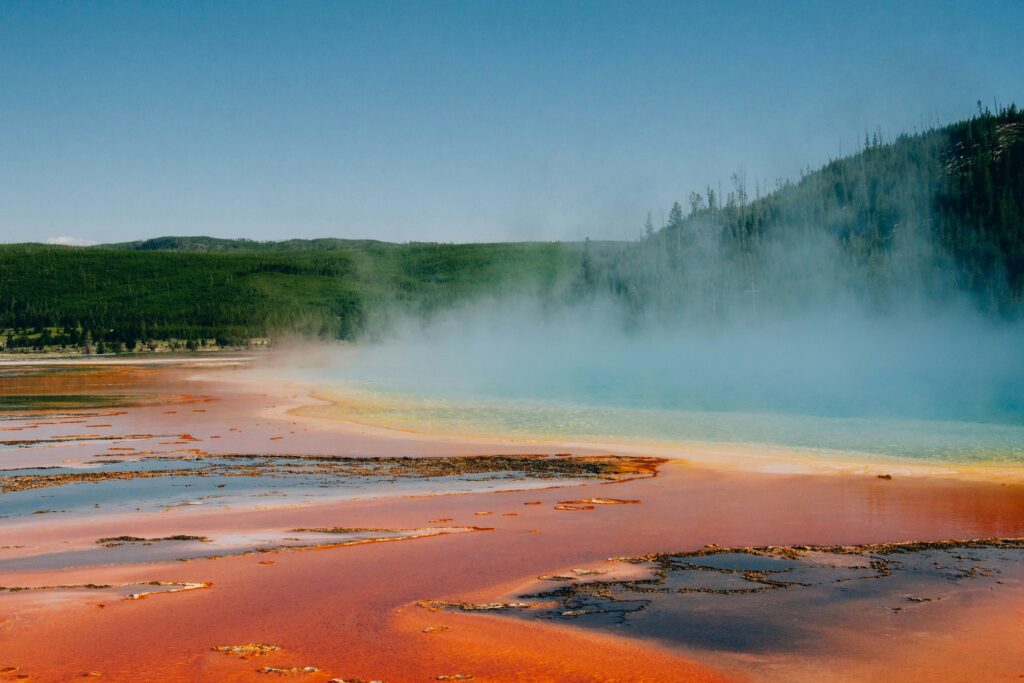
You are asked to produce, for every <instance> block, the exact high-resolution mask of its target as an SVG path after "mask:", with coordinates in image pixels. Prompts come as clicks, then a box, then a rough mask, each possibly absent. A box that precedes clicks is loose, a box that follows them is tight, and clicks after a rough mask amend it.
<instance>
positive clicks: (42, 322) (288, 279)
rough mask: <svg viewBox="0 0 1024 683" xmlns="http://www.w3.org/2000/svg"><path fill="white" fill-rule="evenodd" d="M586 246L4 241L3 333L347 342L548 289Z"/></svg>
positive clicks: (73, 341)
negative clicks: (392, 320)
mask: <svg viewBox="0 0 1024 683" xmlns="http://www.w3.org/2000/svg"><path fill="white" fill-rule="evenodd" d="M312 245H315V246H312ZM166 248H169V249H171V250H166ZM579 252H580V247H579V246H578V245H572V244H541V243H520V244H461V245H446V244H408V245H395V244H385V243H380V242H348V241H341V240H316V241H314V242H312V243H306V242H302V241H293V242H286V243H265V244H261V243H254V242H248V241H230V240H210V239H209V238H162V239H160V240H153V241H151V242H142V243H132V244H127V245H111V246H105V247H89V248H75V247H57V246H43V245H35V244H18V245H2V246H0V337H3V338H5V342H6V345H7V346H8V347H9V348H25V347H34V348H39V349H42V348H49V347H55V346H64V345H66V346H88V347H89V348H90V349H92V350H96V351H100V352H102V351H105V350H120V349H135V348H139V346H138V345H139V344H140V343H142V344H144V343H145V342H148V341H151V340H179V343H180V345H181V346H183V347H186V348H195V347H198V346H203V345H208V344H210V343H211V342H212V343H216V344H217V345H220V346H233V345H240V344H244V343H246V342H247V341H248V340H249V339H252V338H263V337H277V336H282V335H301V336H307V337H320V338H333V339H352V338H355V337H356V336H357V335H358V334H365V333H372V332H373V331H374V330H375V329H378V328H379V326H380V325H383V324H385V323H386V319H387V317H388V316H390V315H392V314H396V313H413V314H417V315H423V314H431V313H432V312H434V311H437V310H441V309H445V308H448V307H450V306H452V305H455V304H458V303H463V302H467V301H470V300H472V299H473V298H475V297H482V296H498V295H504V294H509V293H521V294H531V295H534V294H536V295H542V296H546V295H553V294H554V292H556V291H557V290H559V288H560V287H562V283H563V279H564V278H565V277H566V275H567V274H571V273H572V272H573V271H574V270H576V269H578V267H579V262H580V256H579ZM4 328H6V332H2V331H3V329H4Z"/></svg>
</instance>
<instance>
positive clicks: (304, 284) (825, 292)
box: [0, 105, 1024, 352]
mask: <svg viewBox="0 0 1024 683" xmlns="http://www.w3.org/2000/svg"><path fill="white" fill-rule="evenodd" d="M751 194H753V196H751ZM688 205H689V209H688V211H684V210H683V208H682V206H681V205H680V204H679V203H676V204H675V205H674V206H673V207H672V210H671V211H670V212H669V216H668V221H667V223H666V224H665V225H664V226H661V227H660V229H655V226H654V225H653V224H652V222H651V220H650V218H648V221H647V224H646V226H645V229H644V231H643V234H642V235H641V237H640V239H639V240H638V241H637V242H635V243H614V242H590V241H588V242H586V243H562V244H559V243H502V244H423V243H412V244H405V245H398V244H389V243H384V242H377V241H372V240H334V239H322V240H290V241H285V242H254V241H251V240H224V239H214V238H209V237H163V238H159V239H154V240H146V241H142V242H129V243H124V244H115V245H106V246H101V247H89V248H75V247H58V246H43V245H36V244H20V245H0V342H2V343H3V345H4V346H5V347H6V348H8V349H24V348H36V349H53V348H58V347H61V346H65V347H75V348H86V349H88V350H91V351H98V352H104V351H118V350H126V349H127V350H134V349H143V348H150V349H153V348H157V347H159V346H161V345H164V346H168V345H169V346H170V347H171V348H175V347H180V348H187V349H195V348H199V347H203V346H210V345H218V346H234V345H240V344H244V343H247V342H249V341H250V340H252V339H254V338H261V339H266V338H277V337H281V336H285V335H299V336H303V337H314V338H325V339H355V338H357V337H360V336H364V335H373V334H374V333H375V332H376V331H378V330H381V329H383V327H384V326H385V325H386V324H387V322H388V321H389V319H390V318H391V317H392V316H394V315H396V314H414V315H428V316H429V315H432V314H434V313H436V312H438V311H442V310H446V309H449V308H450V307H452V306H456V305H459V304H464V303H467V302H470V301H473V300H474V299H478V298H482V297H508V296H524V295H528V296H535V297H540V298H541V299H542V300H545V301H560V302H564V301H581V300H586V299H588V298H590V297H592V296H598V295H609V294H610V295H611V297H612V298H613V299H616V300H618V301H621V302H624V304H625V308H626V310H627V311H629V312H630V313H631V314H632V316H633V317H634V319H639V318H642V317H650V316H656V317H660V318H670V317H678V316H686V317H689V318H691V319H692V318H697V319H701V320H714V319H724V318H729V317H734V316H741V315H749V314H751V313H753V314H761V313H763V312H764V311H768V310H771V311H773V312H777V311H786V310H790V311H801V310H806V309H807V308H808V307H810V306H813V305H815V304H824V305H831V304H832V303H834V302H836V301H841V300H852V301H856V302H858V303H860V304H862V305H864V306H867V307H869V308H871V309H874V310H893V309H898V308H899V307H901V306H904V307H906V306H920V304H921V303H922V302H942V303H946V302H948V301H949V300H951V299H954V298H960V299H965V300H969V301H970V302H972V304H973V305H975V306H976V307H977V308H979V309H980V310H982V311H984V312H986V313H988V314H990V315H993V316H1002V317H1013V316H1016V315H1018V314H1019V311H1020V309H1021V304H1022V302H1024V113H1022V112H1020V111H1018V110H1017V109H1016V108H1015V107H1013V106H1011V107H1009V108H1006V109H1003V110H1000V111H999V112H997V113H992V112H989V111H988V110H984V109H982V108H981V107H980V105H979V112H978V115H977V116H975V117H973V118H972V119H970V120H967V121H962V122H959V123H955V124H952V125H950V126H946V127H943V128H939V129H934V130H930V131H926V132H923V133H918V134H914V135H901V136H899V137H898V138H896V139H895V140H894V141H893V142H891V143H883V142H882V141H881V140H880V139H879V137H878V136H877V135H875V136H872V137H869V136H866V137H865V141H864V148H863V150H862V151H860V152H859V153H857V154H854V155H852V156H849V157H846V158H843V159H838V160H834V161H831V162H829V163H828V164H826V165H825V166H824V167H822V168H821V169H819V170H816V171H813V172H811V171H808V172H807V173H805V174H803V175H802V177H801V178H800V180H799V181H797V182H793V183H791V182H781V181H780V182H778V183H777V184H776V186H775V187H774V188H773V189H772V190H771V191H770V192H769V191H766V190H765V188H762V187H755V188H754V191H753V193H751V191H750V189H749V188H748V187H747V183H746V179H745V178H744V177H743V175H742V174H736V175H735V176H734V178H733V187H732V188H731V190H729V191H728V192H727V193H726V194H725V196H722V192H721V191H718V190H715V189H713V188H710V187H709V188H707V189H706V190H705V192H703V193H692V194H691V195H690V198H689V201H688Z"/></svg>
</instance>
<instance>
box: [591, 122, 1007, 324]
mask: <svg viewBox="0 0 1024 683" xmlns="http://www.w3.org/2000/svg"><path fill="white" fill-rule="evenodd" d="M752 194H753V195H754V196H751V195H752ZM720 195H721V193H720V192H718V191H716V190H715V189H713V188H710V187H709V188H707V189H706V190H705V191H704V192H703V193H692V194H691V195H690V198H689V201H688V205H689V207H688V211H684V210H683V208H682V206H681V205H680V204H679V203H676V204H675V205H674V206H673V207H672V211H671V212H670V214H669V220H668V221H667V223H666V225H664V226H661V227H660V229H654V226H652V225H650V223H649V222H648V228H647V231H646V236H645V237H644V238H642V239H641V240H640V241H639V242H638V243H637V244H635V245H633V246H632V247H630V248H629V249H627V250H624V251H623V252H622V253H621V254H620V255H619V257H618V258H616V259H615V262H614V263H613V264H611V265H610V266H609V267H607V268H603V269H596V270H595V272H593V273H591V274H590V275H589V279H591V280H593V281H595V282H598V283H599V285H598V287H600V288H607V289H608V290H609V291H611V292H612V293H613V294H614V295H615V296H617V297H620V298H622V299H624V300H625V301H627V303H628V306H629V309H630V311H631V312H632V313H633V314H634V315H636V316H651V315H653V316H657V317H659V318H666V317H667V318H673V317H679V318H696V319H704V320H707V319H723V318H735V317H744V316H751V315H758V316H763V315H765V314H767V313H772V314H775V313H779V312H785V311H790V312H794V311H806V310H807V309H809V308H813V307H814V306H816V305H824V306H830V305H835V304H836V303H837V302H840V301H847V302H850V301H852V302H856V303H857V304H858V305H860V306H861V307H863V308H865V309H868V310H870V311H875V312H878V311H882V312H884V311H890V312H892V311H896V310H898V309H900V308H904V309H906V308H910V307H917V308H918V309H919V310H920V307H921V306H922V304H924V305H926V306H927V305H947V304H948V303H949V302H950V301H952V300H961V301H964V302H968V303H969V305H972V306H975V307H976V308H978V309H980V310H982V311H984V312H985V313H986V314H988V315H994V316H1002V317H1006V316H1010V317H1012V316H1016V315H1018V314H1019V311H1020V307H1021V303H1022V301H1024V113H1022V112H1021V111H1018V110H1017V109H1016V107H1014V106H1011V107H1008V108H1006V109H1003V110H1001V111H999V112H997V113H991V112H989V111H987V110H982V109H981V108H980V105H979V113H978V115H977V116H975V117H973V118H972V119H970V120H966V121H961V122H958V123H954V124H952V125H949V126H945V127H943V128H938V129H934V130H929V131H926V132H924V133H919V134H915V135H900V136H899V137H897V138H896V139H895V140H894V141H892V142H891V143H883V142H882V141H881V140H880V139H879V138H878V136H877V135H876V136H873V137H870V138H869V137H867V136H866V137H865V141H864V147H863V149H862V150H861V151H860V152H859V153H857V154H854V155H852V156H849V157H845V158H842V159H837V160H833V161H830V162H829V163H827V164H826V165H825V166H823V167H822V168H820V169H818V170H816V171H813V172H807V173H805V174H803V175H802V177H801V178H800V180H799V181H797V182H779V183H777V185H776V187H775V188H774V189H773V190H772V191H771V192H765V191H764V188H755V189H753V190H752V189H751V188H749V187H748V186H747V184H746V180H745V178H744V177H743V176H742V175H741V174H737V175H736V176H734V178H733V187H732V188H731V189H730V190H729V191H728V192H727V193H726V194H725V196H720Z"/></svg>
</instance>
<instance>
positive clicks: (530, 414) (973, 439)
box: [330, 382, 1024, 465]
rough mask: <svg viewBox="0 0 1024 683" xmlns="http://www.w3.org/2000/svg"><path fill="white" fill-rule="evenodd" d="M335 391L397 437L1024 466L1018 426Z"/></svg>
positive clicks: (361, 388) (376, 387)
mask: <svg viewBox="0 0 1024 683" xmlns="http://www.w3.org/2000/svg"><path fill="white" fill-rule="evenodd" d="M330 389H331V390H330V393H331V394H332V395H334V396H336V397H338V398H343V399H345V401H346V404H345V406H344V408H343V409H342V414H339V415H338V417H344V418H348V419H352V420H355V421H362V422H367V423H371V424H380V425H385V426H390V427H397V428H408V429H423V430H430V431H442V432H450V433H457V434H482V435H505V436H510V437H521V438H530V437H535V438H545V437H556V438H559V439H566V440H581V441H587V440H591V441H602V440H603V441H609V440H611V441H642V442H652V441H654V442H668V443H676V444H687V443H693V442H718V443H741V444H759V445H769V446H783V447H790V448H796V449H801V450H806V451H807V452H809V453H811V454H813V453H815V452H818V453H820V454H821V455H822V457H827V456H828V455H834V452H835V451H842V452H845V453H855V454H856V453H860V454H863V455H864V456H868V458H869V459H876V458H885V457H895V458H907V459H914V460H928V461H931V462H971V463H999V464H1004V465H1005V464H1024V426H1022V425H1019V424H1009V423H1000V422H992V423H985V422H977V421H957V420H924V419H899V418H881V417H827V416H820V415H808V414H798V413H769V412H748V411H711V410H680V409H665V408H637V407H621V406H607V405H596V404H582V403H573V402H568V401H565V400H538V399H523V398H519V397H516V398H495V397H482V396H473V397H469V396H465V395H463V396H441V395H429V394H427V393H413V392H409V391H407V390H399V389H396V388H394V387H385V386H382V385H380V384H379V383H378V384H374V383H366V382H352V383H347V384H340V383H335V384H334V385H333V386H332V387H331V388H330ZM826 451H828V452H833V453H826Z"/></svg>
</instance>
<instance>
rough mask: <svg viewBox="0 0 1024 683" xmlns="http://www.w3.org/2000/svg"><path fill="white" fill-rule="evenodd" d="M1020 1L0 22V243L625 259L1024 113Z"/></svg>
mask: <svg viewBox="0 0 1024 683" xmlns="http://www.w3.org/2000/svg"><path fill="white" fill-rule="evenodd" d="M1022 36H1024V2H1003V3H999V2H971V3H968V2H963V3H947V2H913V1H905V2H899V3H871V2H851V3H824V2H808V3H798V2H775V3H765V2H761V3H755V2H751V3H742V2H735V3H734V2H702V3H689V4H687V3H682V2H669V3H628V4H627V3H605V2H597V1H594V2H570V3H565V2H516V3H506V2H466V3H449V2H423V3H412V2H408V3H391V2H365V3H344V2H332V3H320V2H297V1H296V2H271V3H266V2H237V3H235V2H128V3H117V2H103V3H91V2H74V3H68V2H62V3H47V2H41V1H38V0H37V1H34V2H16V1H14V0H7V1H5V2H3V3H0V240H2V241H25V240H40V241H41V240H44V239H47V238H51V237H56V236H68V237H71V238H75V239H82V240H89V241H99V242H104V241H118V240H127V239H139V238H145V237H153V236H157V235H167V234H176V235H187V234H207V235H216V236H222V237H251V238H255V239H285V238H291V237H324V236H337V237H373V238H378V239H386V240H395V241H406V240H441V241H468V240H487V241H490V240H500V239H576V238H580V237H583V236H586V235H589V236H591V237H609V238H631V237H633V236H635V235H636V234H637V233H638V232H639V230H640V228H641V226H642V224H643V221H644V216H645V214H646V211H647V210H648V209H653V210H654V213H655V217H656V220H657V217H658V216H659V214H660V213H661V212H662V211H667V207H668V205H669V204H670V203H671V202H672V200H674V199H677V198H678V199H682V198H684V197H685V196H686V195H687V194H688V193H689V192H690V191H691V190H694V189H700V188H702V187H704V186H705V185H706V184H708V183H712V184H715V183H718V182H722V183H723V184H724V183H727V182H728V178H729V176H730V174H731V173H732V172H734V171H736V170H738V169H743V170H745V172H746V174H747V177H748V181H749V182H750V183H753V182H754V181H755V180H758V179H764V180H768V181H771V180H773V179H774V178H776V177H795V176H796V175H798V173H799V170H800V169H801V168H804V167H807V166H817V165H819V164H821V163H822V162H824V161H825V160H827V158H828V157H829V156H834V155H836V154H838V152H839V150H840V145H842V149H843V150H844V151H849V150H850V149H851V148H852V147H855V146H856V145H857V143H858V142H859V141H860V140H861V139H863V135H864V130H865V129H870V130H872V131H874V130H876V129H881V130H882V131H883V132H884V133H885V134H886V135H888V134H894V133H897V132H899V131H903V130H913V129H914V128H915V127H916V128H920V127H921V126H922V125H927V124H928V123H929V122H934V121H936V120H939V121H944V122H948V121H951V120H953V119H956V118H958V117H961V116H965V115H969V114H971V113H972V112H973V111H974V110H975V109H976V105H975V102H976V101H977V100H979V99H980V100H983V101H984V102H986V103H992V102H993V101H994V100H997V101H999V102H1000V103H1008V102H1011V101H1016V102H1017V103H1018V104H1024V97H1022V94H1024V93H1022V86H1024V40H1022V38H1021V37H1022Z"/></svg>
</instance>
